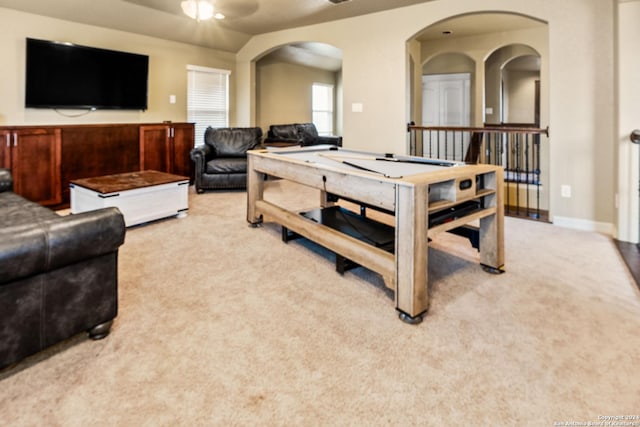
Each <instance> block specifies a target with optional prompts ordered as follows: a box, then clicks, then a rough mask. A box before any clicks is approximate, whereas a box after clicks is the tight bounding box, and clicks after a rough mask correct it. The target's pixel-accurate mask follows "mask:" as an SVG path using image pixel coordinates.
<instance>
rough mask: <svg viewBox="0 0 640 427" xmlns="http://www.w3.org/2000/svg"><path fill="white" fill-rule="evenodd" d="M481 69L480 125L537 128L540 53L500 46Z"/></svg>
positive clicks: (517, 47) (515, 46) (538, 123)
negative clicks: (482, 103)
mask: <svg viewBox="0 0 640 427" xmlns="http://www.w3.org/2000/svg"><path fill="white" fill-rule="evenodd" d="M484 68H485V72H484V74H485V80H484V93H485V100H486V102H485V118H484V123H486V124H513V125H527V126H540V54H539V53H538V52H537V51H536V50H535V49H533V48H532V47H530V46H526V45H522V44H511V45H507V46H502V47H500V48H498V49H496V50H495V51H493V53H491V55H489V56H488V57H487V59H486V60H485V62H484Z"/></svg>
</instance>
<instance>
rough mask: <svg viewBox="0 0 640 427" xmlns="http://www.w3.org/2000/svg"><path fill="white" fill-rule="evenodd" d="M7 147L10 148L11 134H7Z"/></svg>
mask: <svg viewBox="0 0 640 427" xmlns="http://www.w3.org/2000/svg"><path fill="white" fill-rule="evenodd" d="M7 147H11V133H7Z"/></svg>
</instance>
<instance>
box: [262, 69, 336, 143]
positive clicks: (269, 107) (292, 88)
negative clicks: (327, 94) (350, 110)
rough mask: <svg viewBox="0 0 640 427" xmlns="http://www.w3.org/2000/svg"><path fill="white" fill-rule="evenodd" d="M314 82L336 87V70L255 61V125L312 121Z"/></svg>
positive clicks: (266, 126)
mask: <svg viewBox="0 0 640 427" xmlns="http://www.w3.org/2000/svg"><path fill="white" fill-rule="evenodd" d="M313 83H326V84H332V85H333V86H334V90H335V89H336V87H337V83H338V82H337V81H336V73H334V72H332V71H326V70H321V69H318V68H310V67H305V66H301V65H294V64H287V63H283V62H267V63H262V62H258V63H257V64H256V104H257V108H256V125H257V126H260V127H261V128H262V130H263V131H264V132H265V133H266V131H267V130H268V129H269V125H273V124H284V123H306V122H311V87H312V85H313Z"/></svg>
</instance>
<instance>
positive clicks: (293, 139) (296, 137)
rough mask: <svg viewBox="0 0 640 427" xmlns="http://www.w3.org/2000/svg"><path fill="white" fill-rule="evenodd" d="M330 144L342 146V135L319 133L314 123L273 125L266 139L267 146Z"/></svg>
mask: <svg viewBox="0 0 640 427" xmlns="http://www.w3.org/2000/svg"><path fill="white" fill-rule="evenodd" d="M321 144H330V145H337V146H339V147H341V146H342V137H341V136H333V135H332V136H328V135H318V130H317V129H316V125H314V124H313V123H291V124H286V125H271V126H269V131H268V132H267V137H266V138H265V140H264V145H265V146H267V147H289V146H296V145H299V146H302V147H305V146H308V145H321Z"/></svg>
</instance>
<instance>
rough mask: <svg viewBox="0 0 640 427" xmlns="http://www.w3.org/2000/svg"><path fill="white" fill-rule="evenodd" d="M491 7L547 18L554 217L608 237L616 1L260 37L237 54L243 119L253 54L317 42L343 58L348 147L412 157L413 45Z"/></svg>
mask: <svg viewBox="0 0 640 427" xmlns="http://www.w3.org/2000/svg"><path fill="white" fill-rule="evenodd" d="M488 11H507V12H513V13H519V14H524V15H526V16H530V17H533V18H536V19H539V20H542V21H545V22H548V24H549V27H548V29H549V30H548V47H545V48H546V49H548V55H547V58H548V61H546V62H543V64H542V65H541V67H542V70H541V80H542V81H543V82H547V83H546V84H548V87H547V89H546V90H545V89H544V88H543V91H542V100H541V102H542V105H548V106H549V109H548V112H547V115H548V116H547V117H542V118H541V124H542V125H543V126H545V125H548V126H549V127H550V129H551V138H550V155H549V158H550V159H551V168H550V186H549V193H550V203H551V206H550V209H551V213H552V215H553V220H554V221H557V222H558V223H562V224H566V225H570V226H578V227H583V228H590V229H597V230H602V231H606V232H610V231H611V225H612V223H613V221H614V187H615V186H614V156H613V152H614V149H613V141H612V136H613V126H614V114H613V111H614V68H613V60H614V57H613V50H614V37H613V34H614V0H600V1H590V0H564V1H562V2H558V1H556V0H537V1H529V2H513V1H510V0H485V1H483V2H482V3H481V4H480V3H479V2H477V1H475V0H448V1H446V2H427V3H423V4H419V5H414V6H409V7H405V8H400V9H395V10H391V11H387V12H384V13H376V14H370V15H365V16H361V17H357V18H352V19H344V20H341V21H336V22H331V23H327V24H322V25H314V26H308V27H303V28H297V29H291V30H285V31H279V32H274V33H269V34H264V35H260V36H257V37H254V38H252V39H251V40H250V41H249V42H248V43H247V44H246V45H245V46H244V47H243V48H242V49H241V50H240V52H239V53H238V62H237V78H238V83H239V84H238V89H239V91H238V99H237V101H238V120H239V121H240V122H248V123H250V122H254V121H255V115H252V111H253V110H252V105H254V104H255V94H254V93H252V90H251V88H252V84H253V81H252V73H251V69H252V65H251V63H252V61H253V60H254V58H257V57H259V56H260V55H261V54H262V53H263V52H266V51H268V50H270V49H272V48H273V47H274V46H279V45H283V44H287V43H290V42H296V41H319V42H324V43H329V44H331V45H334V46H336V47H338V48H340V49H342V52H343V74H342V77H343V85H344V99H343V102H344V117H343V120H344V132H343V136H344V144H345V146H347V147H351V148H365V149H372V150H375V151H379V152H397V153H402V152H405V151H406V146H407V144H406V122H407V121H408V119H409V117H410V116H409V114H410V103H409V102H408V101H407V99H408V98H407V89H408V88H409V87H410V85H409V84H408V79H409V77H410V72H409V64H410V61H409V59H408V55H407V41H408V40H409V39H411V38H412V37H413V35H414V34H416V33H418V32H420V31H421V30H422V29H424V28H425V27H427V26H429V25H430V24H432V23H435V22H438V21H440V20H443V19H446V18H449V17H452V16H456V15H459V14H466V13H472V12H488ZM362 34H366V35H367V37H362ZM505 44H506V43H505ZM528 44H530V45H531V43H528ZM534 47H535V48H536V50H538V47H536V46H534ZM541 53H542V52H541ZM478 77H482V76H478ZM380 82H384V84H383V85H381V84H380ZM352 103H362V105H363V111H362V112H359V113H358V112H352V110H351V105H352ZM477 116H480V117H481V115H477ZM561 185H570V186H571V187H572V197H571V198H561V197H560V186H561Z"/></svg>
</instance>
